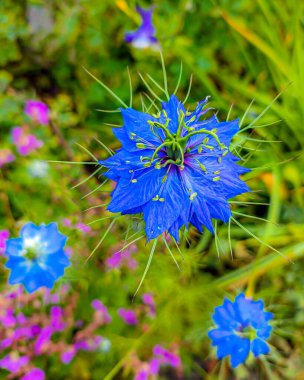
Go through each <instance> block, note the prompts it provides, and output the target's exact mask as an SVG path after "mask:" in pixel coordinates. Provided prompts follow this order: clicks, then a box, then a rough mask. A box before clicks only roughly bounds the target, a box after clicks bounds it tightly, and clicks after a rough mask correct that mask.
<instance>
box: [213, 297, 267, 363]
mask: <svg viewBox="0 0 304 380" xmlns="http://www.w3.org/2000/svg"><path fill="white" fill-rule="evenodd" d="M212 318H213V321H214V322H215V323H216V325H217V326H218V327H217V328H216V329H214V330H211V331H209V333H208V336H209V338H210V339H211V340H212V345H213V346H217V357H218V359H222V358H223V357H225V356H228V355H230V362H231V366H232V367H233V368H235V367H237V366H238V365H239V364H241V363H244V362H245V360H246V358H247V356H248V355H249V352H250V351H252V352H253V354H254V356H255V357H257V356H259V355H265V354H267V353H268V352H269V351H270V349H269V346H268V345H267V343H266V342H265V340H266V339H267V338H268V337H269V335H270V333H271V330H272V327H271V326H270V325H269V324H268V321H270V320H271V319H273V315H272V313H269V312H267V311H264V302H263V301H261V300H259V301H253V300H252V299H250V298H245V295H244V294H243V293H241V294H239V295H238V296H237V297H236V298H235V301H234V302H231V301H229V300H227V299H224V303H223V305H222V306H218V307H216V308H215V309H214V314H213V317H212Z"/></svg>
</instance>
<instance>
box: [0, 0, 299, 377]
mask: <svg viewBox="0 0 304 380" xmlns="http://www.w3.org/2000/svg"><path fill="white" fill-rule="evenodd" d="M140 3H141V4H142V5H145V4H146V5H148V4H149V3H148V2H140ZM303 8H304V3H303V2H301V1H297V0H292V1H283V0H279V1H267V0H257V1H248V0H239V1H232V0H214V1H212V0H208V1H201V0H180V1H174V2H172V1H169V0H165V1H156V2H155V14H154V22H155V26H156V30H157V37H158V39H159V41H160V43H161V45H162V51H163V54H164V57H165V62H166V69H167V74H168V87H169V93H170V92H173V91H174V89H175V86H176V83H177V82H178V78H179V73H180V62H181V61H182V64H183V71H182V75H181V78H180V86H179V90H178V95H179V97H180V98H181V99H184V98H185V97H186V95H187V91H188V84H189V78H190V75H191V74H193V85H192V90H191V93H190V97H189V100H188V103H189V104H190V105H192V106H194V105H195V102H196V101H198V100H201V99H203V98H204V97H205V96H206V95H211V96H212V98H211V105H212V106H213V107H215V108H216V109H219V118H220V119H222V120H225V119H226V117H227V114H228V113H229V119H232V118H236V117H240V118H242V116H243V115H244V117H243V119H242V127H243V129H242V130H241V132H240V133H239V135H238V137H237V138H236V139H235V140H234V145H233V147H234V149H235V152H236V153H237V154H239V155H240V156H241V157H242V159H243V160H244V162H247V160H248V163H246V165H248V164H249V166H250V167H251V168H254V169H255V170H253V171H252V172H251V173H249V174H246V175H245V179H246V180H248V181H249V185H250V187H251V189H252V190H253V192H252V193H251V194H249V195H244V196H240V197H239V198H238V199H233V200H232V201H231V207H232V210H233V211H234V212H235V214H234V217H235V219H236V220H237V223H231V225H230V224H229V225H218V226H217V235H216V237H212V236H211V235H210V234H209V233H208V232H205V233H204V234H203V235H202V236H200V235H199V234H198V232H197V231H196V230H194V229H193V230H190V235H189V237H188V239H189V240H190V243H191V245H190V244H188V242H187V241H186V239H184V240H183V242H182V245H181V247H180V251H181V252H182V256H181V255H180V254H179V252H178V249H177V247H176V246H174V245H172V244H171V245H170V248H171V251H169V250H168V249H167V244H166V243H164V242H163V241H161V240H160V241H159V242H158V244H157V247H156V250H155V252H154V250H153V248H152V255H153V252H154V255H153V260H152V261H151V265H150V268H149V272H148V273H147V274H146V277H145V281H144V283H143V284H142V288H141V289H140V291H139V294H138V295H137V298H136V299H135V304H132V303H131V301H130V299H131V298H132V296H133V295H134V293H135V290H136V289H137V286H138V284H139V283H140V279H141V276H142V274H143V273H144V270H145V267H146V263H147V261H148V258H149V254H150V252H151V247H152V246H151V244H150V245H148V246H146V245H145V242H144V240H143V239H138V240H136V239H137V238H139V237H140V236H141V234H140V233H138V234H137V235H134V233H135V232H136V228H138V229H140V226H139V227H138V226H137V225H136V222H133V224H132V225H131V226H130V227H128V223H127V222H128V219H127V218H126V219H123V218H118V219H117V220H115V222H114V221H112V219H105V218H107V217H110V216H111V215H110V214H109V213H108V212H107V211H105V209H104V207H99V205H101V204H107V203H108V193H109V192H110V191H111V184H110V183H105V184H104V186H103V187H100V188H98V189H97V190H96V188H97V187H98V186H99V185H100V184H101V183H102V182H103V179H102V178H100V173H99V172H97V170H96V169H97V168H96V167H95V163H94V158H92V156H90V154H89V153H88V152H92V154H93V155H94V157H96V158H97V159H103V158H105V157H107V156H108V155H109V153H110V152H109V150H108V149H106V148H105V147H104V145H105V146H107V147H110V148H111V149H116V148H118V145H117V142H116V141H115V140H114V138H113V134H112V131H111V125H112V124H115V125H116V124H118V125H119V124H120V123H121V118H120V115H119V114H118V113H114V112H113V113H112V112H109V113H105V112H98V111H97V110H98V109H104V110H113V111H115V110H117V109H118V107H120V106H121V104H120V102H119V101H117V99H115V98H113V97H111V96H110V95H109V93H108V92H107V91H106V90H105V89H104V88H103V87H102V86H100V84H98V83H97V82H96V81H95V80H94V79H92V77H90V75H88V74H87V72H86V70H88V71H89V72H90V73H92V74H93V75H94V76H96V77H97V78H100V79H101V80H102V82H103V83H105V84H106V85H107V86H109V88H111V89H112V90H113V91H114V92H115V93H116V94H117V96H118V97H119V98H120V99H122V100H123V102H125V103H126V104H129V100H130V89H129V79H128V71H127V67H128V68H129V70H130V75H131V77H132V84H133V92H134V99H133V104H134V107H137V108H141V107H142V103H141V97H140V94H143V95H142V99H143V102H144V104H145V105H146V106H148V104H149V100H148V99H147V97H146V96H145V95H144V93H145V92H146V91H147V90H146V88H145V86H144V84H143V82H142V81H141V79H140V77H139V76H138V75H137V72H140V73H141V74H142V75H143V78H144V79H145V80H146V81H147V83H149V85H150V86H151V88H153V91H155V92H156V94H157V95H158V96H160V97H162V96H164V94H163V93H162V91H161V90H160V89H159V88H158V87H157V86H155V84H154V83H153V81H151V80H150V79H149V77H148V76H147V75H146V74H149V75H151V76H152V77H153V78H154V79H155V80H156V81H157V83H163V72H162V66H161V62H160V58H159V55H158V53H157V52H155V51H150V50H144V51H139V50H136V49H134V48H132V47H130V46H127V45H126V44H125V43H124V40H123V36H124V32H125V31H128V30H132V29H135V28H136V27H137V25H138V22H139V19H138V16H137V14H136V12H135V1H130V2H127V1H124V0H116V1H114V0H104V1H97V0H91V1H86V0H80V1H76V0H68V1H59V0H53V1H30V0H24V1H20V2H16V1H13V0H6V1H4V2H1V4H0V25H1V27H0V43H1V55H0V148H7V147H10V148H11V147H12V143H11V138H10V130H11V128H12V127H14V126H16V125H23V124H26V123H29V120H28V119H27V118H26V116H25V115H24V114H23V107H24V103H25V101H26V100H27V99H30V98H38V99H41V100H43V101H45V102H46V103H47V104H48V105H49V107H50V109H51V117H52V125H51V126H47V127H38V126H36V127H35V128H36V129H35V131H34V132H35V134H36V135H37V137H38V138H39V139H41V140H43V141H44V142H45V144H44V146H43V148H41V149H39V150H37V151H36V152H34V153H32V154H31V155H29V156H27V157H22V156H20V155H17V154H16V156H17V159H16V161H15V162H13V163H11V164H9V165H7V166H4V167H3V168H1V169H0V229H5V228H8V229H9V230H10V232H11V234H12V235H14V236H16V235H17V234H18V231H19V228H20V226H22V225H23V224H24V223H25V222H26V221H29V220H31V221H33V222H35V223H37V224H38V223H48V222H51V221H57V222H58V223H59V226H60V229H61V230H62V231H63V232H64V233H66V234H67V235H68V236H69V246H71V247H72V248H73V251H74V254H73V257H72V260H73V266H72V268H70V269H69V270H68V271H67V274H66V276H65V277H64V278H63V280H62V282H65V281H67V282H70V283H71V284H72V287H73V290H74V291H75V292H77V293H78V294H79V297H80V299H81V303H82V302H83V303H84V305H88V304H89V302H90V301H91V300H92V299H93V298H100V299H102V301H103V302H104V303H105V304H106V305H107V306H109V310H110V312H111V313H112V315H113V316H114V317H113V319H114V322H113V325H110V326H109V327H108V328H107V337H108V338H109V339H110V340H111V342H112V349H111V351H110V352H109V353H107V354H106V355H105V354H103V353H94V354H90V355H87V356H86V355H79V356H77V357H76V358H75V359H74V361H73V362H72V364H71V365H70V366H68V367H64V370H62V368H63V365H62V364H61V362H60V361H59V360H57V359H56V358H52V360H49V361H48V362H46V363H45V364H42V365H45V367H43V369H44V370H45V371H46V373H47V378H50V379H51V378H52V379H53V378H54V379H55V378H56V379H58V380H60V379H67V378H68V379H71V380H72V379H84V380H85V379H101V378H104V379H107V380H110V379H114V378H117V379H120V378H121V379H125V378H126V379H128V378H131V375H130V374H129V372H128V370H126V369H124V368H125V365H126V364H127V363H128V360H129V358H130V356H129V354H130V353H131V352H133V351H137V352H138V354H139V356H141V357H142V358H143V359H144V358H146V359H149V355H150V353H151V349H152V348H153V346H154V345H155V344H157V343H163V344H165V345H166V344H167V345H170V344H171V343H172V342H177V343H178V344H179V345H180V352H181V356H182V361H183V363H184V375H183V378H185V379H196V378H197V379H199V378H202V379H228V378H233V377H231V376H233V375H232V374H231V370H230V369H229V366H228V365H227V363H226V362H225V361H223V362H222V363H217V362H216V360H215V353H214V352H213V351H212V350H211V347H210V342H209V341H208V338H207V335H206V334H207V331H208V329H209V328H210V327H211V325H212V323H211V314H212V311H213V308H214V307H215V306H217V305H218V304H220V303H221V301H222V298H223V296H224V295H226V296H228V297H229V296H230V295H234V294H237V293H238V292H239V291H246V289H247V291H248V294H249V295H252V296H253V297H254V298H259V297H260V298H263V299H264V300H265V302H266V304H267V305H268V309H269V310H270V311H272V312H273V313H274V314H275V329H274V334H273V336H272V339H271V343H272V353H271V355H270V357H269V358H265V359H264V360H261V361H254V360H249V362H248V365H247V366H246V367H245V366H243V367H242V368H239V369H237V370H236V371H235V375H234V376H235V377H234V378H237V379H248V378H254V377H256V378H261V379H268V378H269V379H270V378H271V379H280V378H286V379H295V378H299V379H300V378H302V376H303V371H304V368H303V364H302V363H303V337H302V334H301V333H300V332H301V331H302V329H303V323H304V322H303V321H304V315H303V301H302V298H303V297H302V293H303V285H304V284H303V275H302V271H303V260H302V258H303V256H304V245H303V227H304V219H303V215H304V213H303V211H304V201H303V186H304V183H303V182H304V178H303V164H304V160H303V155H302V149H303V141H304V140H303V134H304V124H303V119H304V108H303V104H304V94H303V88H302V87H303V83H304V65H303V52H304V44H303V38H304V37H303ZM278 95H279V96H278ZM274 99H275V101H274ZM231 105H233V106H232V108H231V109H230V106H231ZM229 110H230V111H229ZM264 111H265V112H264ZM96 139H99V140H100V141H101V142H102V144H100V143H99V142H98V141H96ZM103 144H104V145H103ZM79 145H81V147H80V146H79ZM82 147H84V148H85V149H83V148H82ZM35 160H43V161H65V162H74V163H75V164H72V163H71V164H68V163H58V162H57V163H55V162H50V163H49V164H48V165H49V167H48V174H47V176H45V177H42V178H37V177H33V176H32V174H31V171H30V170H29V168H30V167H31V165H32V164H33V162H34V161H35ZM81 162H84V164H83V165H78V164H77V163H81ZM87 179H88V180H87ZM95 190H96V191H95ZM87 194H89V195H88V196H87ZM265 204H268V206H267V205H265ZM87 209H88V210H87ZM84 210H87V211H84ZM247 215H248V216H247ZM254 217H256V218H254ZM64 218H70V219H72V220H73V221H74V222H75V223H77V222H84V223H89V222H92V221H93V220H96V222H95V223H94V224H92V227H93V230H94V233H93V234H92V235H91V236H90V237H83V235H81V234H80V233H79V232H77V231H72V230H70V229H68V228H65V227H64V226H63V220H64ZM264 219H267V221H266V222H265V221H264ZM130 223H131V221H130ZM240 225H241V226H240ZM128 228H130V230H128ZM132 228H134V229H135V230H134V231H133V229H132ZM126 231H128V234H127V236H128V237H129V240H126V242H125V245H126V244H127V243H128V242H130V241H132V240H136V244H137V245H138V248H139V253H138V255H137V259H138V260H139V261H140V266H139V269H138V270H137V271H136V272H134V273H131V272H128V271H123V272H115V271H114V272H107V271H106V270H105V260H106V258H107V257H109V256H110V255H111V254H112V253H113V252H114V250H115V248H116V249H120V248H121V247H122V245H123V242H124V239H125V238H126ZM132 235H133V237H132ZM255 236H256V237H257V238H255ZM261 241H263V243H261ZM96 247H97V249H96V250H95V248H96ZM231 250H232V255H233V260H232V259H231V257H230V254H231ZM278 251H279V252H281V253H282V255H284V257H282V256H281V255H280V253H278ZM92 252H93V255H92V256H90V254H91V253H92ZM172 256H174V259H175V260H176V263H177V264H178V265H179V267H180V268H181V272H179V270H178V268H177V267H176V265H175V263H174V261H173V260H172ZM88 258H89V260H87V259H88ZM2 261H3V262H4V260H2ZM291 262H293V263H291ZM0 276H1V279H2V281H1V289H4V288H5V283H6V278H7V271H6V270H4V269H3V266H1V271H0ZM59 285H60V284H59ZM143 291H151V292H152V293H153V294H154V295H155V300H156V303H157V317H156V319H155V320H153V321H152V322H150V325H149V329H147V330H146V331H143V330H141V329H136V328H135V329H126V328H125V327H123V326H122V323H121V321H120V320H119V319H118V317H117V308H119V307H127V308H132V307H133V306H134V305H136V304H137V303H139V298H140V294H141V293H142V292H143ZM132 305H133V306H132ZM78 312H79V318H82V317H84V318H85V314H86V308H81V307H80V308H79V310H78ZM48 374H49V376H50V377H48ZM115 376H116V377H115ZM229 376H230V377H229ZM163 378H164V379H166V378H171V377H170V375H168V374H164V375H163ZM172 378H173V377H172Z"/></svg>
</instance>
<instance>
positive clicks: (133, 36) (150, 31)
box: [125, 7, 158, 49]
mask: <svg viewBox="0 0 304 380" xmlns="http://www.w3.org/2000/svg"><path fill="white" fill-rule="evenodd" d="M136 9H137V12H138V13H139V14H140V16H141V19H142V23H141V25H140V27H139V28H138V29H137V30H136V31H134V32H128V33H126V34H125V41H126V42H127V43H130V44H132V45H133V46H134V47H136V48H139V49H145V48H147V47H155V46H157V44H158V42H157V39H156V37H155V28H154V25H153V22H152V14H153V7H151V8H149V9H143V8H141V7H136Z"/></svg>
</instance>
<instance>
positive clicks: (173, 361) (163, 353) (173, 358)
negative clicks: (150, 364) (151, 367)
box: [153, 344, 181, 368]
mask: <svg viewBox="0 0 304 380" xmlns="http://www.w3.org/2000/svg"><path fill="white" fill-rule="evenodd" d="M153 354H154V355H155V356H158V358H157V359H158V360H159V362H160V363H161V364H165V365H170V366H171V367H174V368H176V367H179V366H180V364H181V360H180V358H179V356H177V355H175V354H173V353H172V352H170V351H168V350H166V349H165V348H163V347H162V346H160V345H159V344H158V345H156V346H155V347H154V349H153Z"/></svg>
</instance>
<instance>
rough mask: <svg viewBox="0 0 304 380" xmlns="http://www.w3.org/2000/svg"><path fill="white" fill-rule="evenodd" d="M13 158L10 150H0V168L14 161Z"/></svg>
mask: <svg viewBox="0 0 304 380" xmlns="http://www.w3.org/2000/svg"><path fill="white" fill-rule="evenodd" d="M14 159H15V156H14V155H13V153H12V151H11V150H10V149H0V168H1V167H2V166H3V165H5V164H9V163H10V162H12V161H14Z"/></svg>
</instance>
